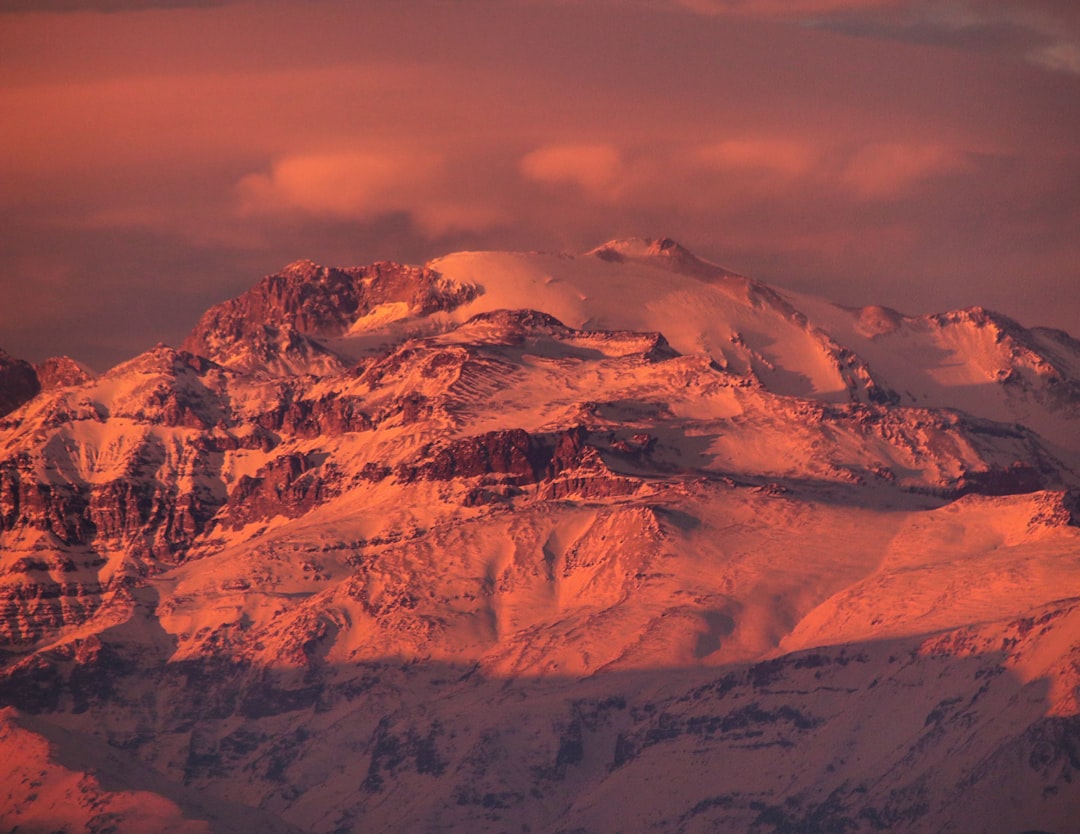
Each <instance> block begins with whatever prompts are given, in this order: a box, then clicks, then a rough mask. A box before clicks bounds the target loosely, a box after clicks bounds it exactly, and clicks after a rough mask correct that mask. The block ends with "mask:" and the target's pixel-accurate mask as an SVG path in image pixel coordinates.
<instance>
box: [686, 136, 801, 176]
mask: <svg viewBox="0 0 1080 834" xmlns="http://www.w3.org/2000/svg"><path fill="white" fill-rule="evenodd" d="M695 155H696V157H697V159H698V160H699V161H700V162H702V163H704V164H706V165H708V166H710V167H715V168H721V169H724V170H743V171H745V170H751V171H768V172H772V173H776V174H782V175H784V176H799V175H801V174H805V173H807V172H809V171H810V170H811V169H812V168H813V167H814V165H815V164H816V162H817V159H818V155H819V154H818V151H817V150H816V149H815V148H813V147H811V146H810V145H806V144H801V143H798V142H791V141H787V140H782V139H731V140H727V141H724V142H718V143H716V144H713V145H703V146H701V147H699V148H698V149H697V152H696V154H695Z"/></svg>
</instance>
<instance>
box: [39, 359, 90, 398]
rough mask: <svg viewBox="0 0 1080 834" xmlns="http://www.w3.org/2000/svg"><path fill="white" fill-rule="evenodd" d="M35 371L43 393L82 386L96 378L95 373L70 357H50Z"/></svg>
mask: <svg viewBox="0 0 1080 834" xmlns="http://www.w3.org/2000/svg"><path fill="white" fill-rule="evenodd" d="M34 370H35V371H36V372H37V375H38V380H39V381H40V382H41V389H42V390H43V391H51V390H52V389H54V388H67V387H69V386H72V385H82V384H83V383H84V382H89V381H90V380H91V379H93V378H94V373H93V372H92V371H90V369H89V368H87V367H86V366H85V365H83V364H82V363H80V362H76V361H75V360H74V359H72V358H71V357H70V356H50V357H49V358H48V359H46V360H45V361H44V362H42V363H41V364H40V365H36V366H35V367H34Z"/></svg>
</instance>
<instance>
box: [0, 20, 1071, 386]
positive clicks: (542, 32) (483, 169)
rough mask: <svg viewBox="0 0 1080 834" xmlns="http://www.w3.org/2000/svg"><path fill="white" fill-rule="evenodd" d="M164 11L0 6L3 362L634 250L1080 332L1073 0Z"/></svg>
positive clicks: (128, 349) (126, 348) (903, 303)
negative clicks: (392, 270) (322, 301)
mask: <svg viewBox="0 0 1080 834" xmlns="http://www.w3.org/2000/svg"><path fill="white" fill-rule="evenodd" d="M147 5H153V4H143V3H134V2H123V0H113V2H106V0H99V2H77V0H71V1H70V2H63V1H62V0H54V2H48V0H38V2H34V3H30V2H10V1H9V2H4V1H3V0H0V112H3V113H4V114H5V118H4V120H3V124H2V125H0V184H2V185H0V213H2V218H0V219H2V221H3V222H2V224H0V239H2V245H3V250H4V253H5V255H6V257H5V261H4V263H5V267H4V271H3V274H2V276H0V282H2V289H3V296H2V298H3V301H2V303H0V347H3V348H4V349H6V350H8V351H9V352H10V353H13V354H15V355H19V356H24V357H26V358H29V359H32V360H40V359H42V358H44V357H45V356H47V355H50V354H55V353H68V354H71V355H73V356H75V357H76V358H80V359H83V360H85V361H88V362H89V363H91V364H92V365H94V366H95V367H97V368H98V369H99V370H101V369H104V368H106V367H108V366H109V365H110V364H112V363H114V362H116V361H119V360H121V359H123V358H126V357H128V356H130V355H132V354H134V353H136V352H138V351H140V350H143V349H145V348H147V347H149V346H151V345H152V344H153V343H155V342H156V341H158V340H159V339H165V340H166V341H168V342H170V343H173V344H176V343H178V342H179V341H180V340H181V339H182V337H183V335H184V333H185V332H186V331H187V330H188V329H189V328H190V326H191V325H192V323H193V322H194V321H195V319H196V318H197V316H198V314H199V313H200V312H201V311H202V310H203V309H204V308H205V307H207V306H209V305H210V304H212V303H215V302H216V301H219V300H221V299H223V298H225V297H229V296H231V295H235V294H236V293H237V292H239V291H241V290H243V289H245V288H246V287H247V286H249V285H250V284H252V283H254V281H255V280H257V279H258V278H259V277H260V276H261V275H263V274H265V273H267V272H271V271H274V270H276V269H277V268H279V267H280V266H282V265H284V264H285V263H287V262H289V261H292V260H296V259H298V258H301V257H307V258H311V259H314V260H316V261H319V262H322V263H329V264H339V265H346V264H356V263H366V262H370V261H372V260H378V259H383V258H394V259H398V260H404V261H409V262H421V261H423V260H425V259H427V258H430V257H433V256H435V255H439V254H443V253H445V252H448V251H452V250H455V249H462V248H525V249H565V250H569V251H580V250H584V249H587V248H591V247H593V246H595V245H597V244H599V243H601V242H603V241H604V240H606V239H609V238H611V237H617V236H624V235H669V236H672V237H675V238H676V239H678V240H679V241H680V242H682V243H683V244H684V245H686V246H688V247H689V248H691V249H692V250H694V251H696V252H697V253H698V254H700V255H702V256H704V257H707V258H709V259H711V260H715V261H717V262H719V263H722V264H724V265H725V266H729V267H731V268H733V269H737V270H739V271H742V272H745V273H748V274H750V275H753V276H755V277H758V278H761V279H763V280H766V281H769V282H772V283H774V284H777V285H779V286H786V287H791V288H794V289H799V290H803V291H811V292H816V293H818V294H821V295H824V296H827V297H831V298H833V299H835V300H837V301H840V302H842V303H847V304H867V303H883V304H887V305H891V306H894V307H897V308H899V309H901V310H903V311H905V312H912V313H915V312H927V311H938V310H943V309H947V308H951V307H958V306H967V305H972V304H983V305H985V306H989V307H992V308H995V309H999V310H1001V311H1002V312H1005V313H1007V314H1010V315H1013V316H1014V317H1017V318H1019V319H1020V320H1021V321H1022V322H1023V323H1025V324H1029V325H1035V324H1044V325H1051V326H1056V327H1062V328H1065V329H1068V330H1070V331H1071V332H1073V334H1074V335H1077V336H1080V12H1078V11H1077V10H1076V9H1077V6H1076V4H1074V3H1072V2H1054V1H1053V0H1044V2H1020V1H1019V0H1016V2H1005V1H1004V0H1002V1H1001V2H993V1H992V0H982V2H979V0H969V1H968V2H934V3H931V2H899V1H894V2H890V0H862V2H860V1H859V0H799V2H794V3H789V2H784V3H781V2H777V0H761V1H760V2H754V1H753V0H681V2H676V0H671V1H670V2H665V1H664V0H655V1H654V2H647V0H641V2H633V1H632V0H623V1H622V2H619V0H610V1H609V2H604V0H595V1H594V2H585V0H582V1H581V2H572V0H564V2H556V0H534V2H524V1H523V2H506V1H505V0H501V1H500V2H496V1H495V0H457V2H449V0H445V1H444V2H439V0H408V2H395V3H391V2H381V0H365V2H364V3H344V2H320V1H319V0H316V2H309V3H303V4H301V3H295V2H260V3H241V2H237V3H228V2H226V3H195V2H191V3H183V2H177V3H163V4H158V5H160V6H168V8H159V9H156V10H154V9H151V10H145V9H142V8H134V7H143V6H147ZM31 6H32V7H34V8H35V9H44V8H49V9H52V11H21V10H20V9H23V8H25V7H31Z"/></svg>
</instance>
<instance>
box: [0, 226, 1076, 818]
mask: <svg viewBox="0 0 1080 834" xmlns="http://www.w3.org/2000/svg"><path fill="white" fill-rule="evenodd" d="M1078 428H1080V342H1077V341H1075V340H1074V339H1072V338H1071V337H1070V336H1069V335H1067V334H1065V333H1062V332H1060V331H1050V330H1043V329H1038V328H1034V329H1027V328H1024V327H1022V326H1021V325H1020V324H1018V323H1016V322H1014V321H1012V320H1011V319H1009V318H1007V317H1005V316H1002V315H999V314H997V313H992V312H990V311H986V310H983V309H981V308H973V309H968V310H960V311H953V312H949V313H943V314H937V315H923V316H916V317H912V316H906V315H902V314H900V313H898V312H896V311H893V310H889V309H886V308H882V307H867V308H862V309H854V310H853V309H848V308H843V307H839V306H836V305H834V304H831V303H829V302H827V301H825V300H822V299H817V298H811V297H808V296H804V295H798V294H792V293H787V292H783V291H780V290H777V289H775V288H771V287H768V286H766V285H764V284H762V283H760V282H758V281H756V280H753V279H752V278H747V277H744V276H741V275H738V274H736V273H733V272H730V271H728V270H725V269H722V268H720V267H717V266H714V265H712V264H709V263H706V262H704V261H702V260H700V259H698V258H697V257H695V256H694V255H693V254H692V253H690V252H688V251H687V250H685V249H684V248H682V247H680V246H679V245H678V244H675V243H674V242H672V241H670V240H666V239H665V240H655V241H654V240H624V241H612V242H611V243H608V244H605V245H604V246H601V247H599V248H597V249H595V250H593V251H591V252H589V253H586V254H583V255H577V256H571V255H566V254H538V253H502V252H464V253H457V254H452V255H448V256H446V257H443V258H439V259H437V260H435V261H433V262H431V263H429V264H427V265H426V266H424V267H422V268H421V267H411V266H402V265H398V264H392V263H387V262H383V263H377V264H374V265H371V266H367V267H356V268H347V269H338V268H328V267H321V266H318V265H316V264H313V263H311V262H309V261H300V262H297V263H294V264H291V265H289V266H287V267H286V268H285V269H283V270H282V271H281V272H280V273H277V274H275V275H272V276H268V277H267V278H264V279H263V280H262V281H260V282H259V283H258V284H256V285H255V286H254V287H253V288H252V289H251V290H249V291H248V292H246V293H244V294H242V295H241V296H239V297H238V298H235V299H232V300H230V301H226V302H224V303H222V304H219V305H217V306H216V307H214V308H212V309H211V310H209V311H207V313H206V314H205V315H204V316H203V317H202V318H201V320H200V321H199V322H198V324H197V325H196V327H195V328H194V330H193V331H192V333H191V334H190V336H189V337H188V338H187V340H186V341H185V342H184V344H183V346H182V347H181V348H180V349H174V348H171V347H168V346H165V345H159V346H158V347H156V348H154V349H152V350H150V351H148V352H146V353H144V354H142V355H140V356H137V357H135V358H133V359H132V360H130V361H128V362H125V363H123V364H121V365H118V366H117V367H115V368H113V369H111V370H110V371H108V372H107V373H105V374H103V375H101V376H100V377H94V376H93V375H92V374H90V373H88V372H87V370H86V369H85V368H83V367H81V366H79V365H78V364H77V363H76V362H74V361H72V360H68V359H58V360H49V361H48V362H46V363H43V364H42V366H40V367H39V368H37V369H34V368H32V367H31V366H29V365H28V364H27V363H20V362H19V361H18V360H14V359H11V358H10V357H8V356H7V355H6V354H3V355H0V569H2V573H0V600H2V603H0V604H2V611H3V617H2V619H0V640H2V646H3V649H4V653H3V655H0V662H2V666H0V703H2V705H4V706H5V709H4V711H3V713H2V722H0V746H2V747H3V749H4V751H5V754H4V755H3V756H0V759H2V760H3V761H4V762H6V764H3V765H0V773H2V774H3V780H2V784H3V786H4V787H3V788H0V820H2V821H3V822H4V823H6V824H8V825H9V826H11V827H18V830H20V831H22V830H38V829H41V830H50V831H51V830H58V829H62V828H63V827H64V826H68V827H69V829H70V830H108V827H109V826H113V829H114V830H122V831H185V832H186V831H214V832H227V831H249V830H253V826H254V828H257V829H258V830H267V831H307V832H320V834H321V832H327V833H329V832H351V831H459V830H460V831H493V832H494V831H532V832H541V831H550V832H556V831H590V832H591V831H597V832H606V831H687V832H692V831H721V832H725V831H732V832H735V831H740V832H741V831H753V832H769V833H770V834H771V833H772V832H796V831H798V832H832V831H842V832H863V831H866V832H869V831H896V832H924V831H925V832H930V831H934V832H936V831H993V832H998V831H1000V832H1010V833H1011V834H1020V832H1024V831H1049V832H1055V834H1065V832H1068V831H1071V830H1074V829H1075V821H1076V820H1077V819H1080V792H1078V791H1077V790H1076V788H1075V783H1076V780H1078V779H1080V527H1078V519H1080V502H1078V491H1080V433H1078V431H1077V429H1078Z"/></svg>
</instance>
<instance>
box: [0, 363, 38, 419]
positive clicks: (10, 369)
mask: <svg viewBox="0 0 1080 834" xmlns="http://www.w3.org/2000/svg"><path fill="white" fill-rule="evenodd" d="M40 390H41V383H40V382H39V381H38V376H37V374H36V373H35V372H34V367H33V365H31V364H30V363H29V362H24V361H23V360H22V359H16V358H15V357H13V356H9V355H8V354H7V353H5V352H4V351H2V350H0V417H3V416H4V415H5V414H8V413H9V412H12V411H14V410H15V409H16V408H18V407H19V406H20V405H22V404H23V403H25V402H28V401H29V400H32V399H33V398H34V397H35V396H36V395H37V393H38V392H39V391H40Z"/></svg>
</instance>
